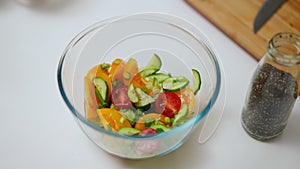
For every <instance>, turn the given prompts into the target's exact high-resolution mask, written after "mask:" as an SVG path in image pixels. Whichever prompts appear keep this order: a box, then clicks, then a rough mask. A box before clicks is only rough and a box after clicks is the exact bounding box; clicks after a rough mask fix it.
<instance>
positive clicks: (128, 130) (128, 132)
mask: <svg viewBox="0 0 300 169" xmlns="http://www.w3.org/2000/svg"><path fill="white" fill-rule="evenodd" d="M140 132H141V130H139V129H136V128H132V127H122V128H120V129H119V131H118V133H119V134H124V135H127V136H132V135H136V134H139V133H140Z"/></svg>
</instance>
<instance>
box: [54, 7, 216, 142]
mask: <svg viewBox="0 0 300 169" xmlns="http://www.w3.org/2000/svg"><path fill="white" fill-rule="evenodd" d="M149 15H150V16H151V17H155V19H153V20H154V21H158V22H161V21H160V20H158V19H163V21H164V22H166V23H168V24H170V25H173V26H176V27H178V28H179V29H181V30H183V31H185V32H187V33H189V34H190V35H191V36H193V38H195V39H196V40H197V41H198V42H199V43H201V44H203V47H205V50H206V52H207V54H208V55H209V56H210V57H211V58H212V61H213V64H214V66H215V72H216V86H215V89H214V91H213V94H212V97H211V99H210V101H209V102H208V103H207V105H206V106H205V107H204V109H203V110H202V111H201V112H198V114H197V115H196V116H195V117H193V118H191V119H189V120H188V121H187V122H185V123H184V124H182V125H180V126H178V127H175V128H172V129H171V130H169V131H166V132H161V133H158V134H154V135H147V136H127V135H121V134H118V133H116V132H111V131H108V130H105V129H104V128H103V127H100V126H98V125H96V124H94V123H92V122H90V121H88V120H87V119H86V118H85V117H83V116H82V115H81V114H80V113H79V111H77V110H76V109H75V107H74V106H73V104H72V103H71V101H70V100H69V98H68V97H67V94H66V92H65V90H64V85H63V80H62V72H63V67H64V60H65V59H66V57H67V55H68V52H69V51H70V50H72V47H73V46H75V45H76V44H77V43H78V42H79V41H80V40H81V39H82V38H83V37H84V36H86V35H87V34H89V33H91V32H92V31H94V30H96V29H98V28H101V27H102V26H105V25H108V24H110V23H113V22H118V21H119V20H122V19H126V18H129V17H134V16H143V17H147V16H149ZM165 17H167V18H171V19H174V20H177V21H180V22H184V23H185V24H187V25H188V26H189V27H191V28H193V29H194V30H196V31H197V32H196V33H197V35H195V33H194V32H190V30H186V29H185V28H183V27H182V26H180V25H177V24H175V23H172V22H171V21H169V20H166V18H165ZM211 46H212V45H211V44H210V43H209V42H208V40H207V39H206V38H205V37H204V35H203V34H202V32H201V31H200V30H199V29H197V28H196V27H195V26H194V25H193V24H191V23H190V22H188V21H187V20H185V19H183V18H180V17H178V16H175V15H171V14H165V13H159V12H147V13H135V14H129V15H123V16H115V17H111V18H107V19H105V20H102V21H99V22H96V23H94V24H92V25H90V26H88V27H86V28H85V29H83V30H82V31H81V32H79V33H78V34H77V35H76V36H75V37H74V38H73V39H72V40H71V41H70V42H69V44H68V45H67V47H66V48H65V50H64V51H63V54H62V55H61V58H60V60H59V63H58V67H57V83H58V88H59V91H60V94H61V96H62V98H63V100H64V102H65V104H66V105H67V107H68V109H69V110H70V111H71V113H72V114H73V115H74V116H75V117H76V120H78V119H79V120H80V121H81V122H83V123H84V124H85V125H87V126H89V127H91V128H93V129H95V130H96V131H99V132H103V133H105V134H108V135H110V136H115V137H119V138H124V139H155V138H159V137H164V136H167V135H170V134H172V133H179V132H178V131H180V130H182V129H185V128H186V127H188V128H189V129H192V128H193V126H194V125H196V124H198V123H199V122H200V120H201V119H203V118H204V117H205V116H206V115H207V114H208V112H209V111H210V109H211V108H212V107H213V105H214V103H215V102H216V100H217V98H218V96H219V93H220V89H221V83H222V79H221V78H222V77H221V67H220V64H219V59H218V57H217V55H216V54H215V52H214V50H213V49H212V48H211ZM193 119H194V120H193ZM78 124H79V126H80V127H81V129H82V130H83V131H84V133H86V131H85V130H84V129H83V126H82V125H81V124H80V123H79V122H78ZM190 133H191V132H188V133H187V134H190Z"/></svg>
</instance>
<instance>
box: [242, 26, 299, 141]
mask: <svg viewBox="0 0 300 169" xmlns="http://www.w3.org/2000/svg"><path fill="white" fill-rule="evenodd" d="M299 80H300V36H298V35H296V34H293V33H288V32H282V33H278V34H276V35H275V36H273V37H272V39H271V40H270V41H269V44H268V47H267V52H266V53H265V55H264V56H263V57H262V59H261V60H260V61H259V63H258V65H257V68H256V70H255V72H254V74H253V77H252V79H251V82H250V86H249V89H248V93H247V96H246V100H245V104H244V107H243V110H242V114H241V122H242V126H243V127H244V129H245V131H246V132H247V133H248V134H249V135H250V136H251V137H253V138H255V139H257V140H261V141H265V140H269V139H272V138H274V137H276V136H278V135H280V134H281V133H282V132H283V130H284V128H285V127H286V125H287V121H288V118H289V115H290V113H291V111H292V109H293V107H294V103H295V101H296V99H297V96H298V94H299V93H298V84H299V83H300V81H299Z"/></svg>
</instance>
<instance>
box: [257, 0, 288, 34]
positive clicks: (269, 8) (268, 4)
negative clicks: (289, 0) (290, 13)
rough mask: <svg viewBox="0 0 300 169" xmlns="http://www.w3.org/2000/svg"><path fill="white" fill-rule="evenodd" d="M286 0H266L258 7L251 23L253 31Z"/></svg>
mask: <svg viewBox="0 0 300 169" xmlns="http://www.w3.org/2000/svg"><path fill="white" fill-rule="evenodd" d="M285 1H286V0H266V1H265V2H264V4H263V5H262V7H261V8H260V9H259V11H258V13H257V15H256V17H255V20H254V24H253V31H254V33H256V32H257V31H258V30H259V29H260V28H261V27H262V26H263V25H264V24H265V23H266V22H267V21H268V20H269V18H270V17H271V16H272V15H273V14H274V13H275V12H276V11H277V10H278V9H279V8H280V6H281V5H282V4H283V3H284V2H285Z"/></svg>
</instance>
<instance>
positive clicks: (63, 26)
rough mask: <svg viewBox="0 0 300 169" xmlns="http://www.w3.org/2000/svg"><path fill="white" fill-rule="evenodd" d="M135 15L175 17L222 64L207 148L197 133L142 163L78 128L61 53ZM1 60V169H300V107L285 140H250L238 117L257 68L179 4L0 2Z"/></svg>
mask: <svg viewBox="0 0 300 169" xmlns="http://www.w3.org/2000/svg"><path fill="white" fill-rule="evenodd" d="M40 1H41V0H40ZM137 12H163V13H168V14H173V15H176V16H179V17H182V18H184V19H186V20H187V21H189V22H191V23H192V24H194V25H195V26H196V27H197V28H198V29H200V30H201V31H202V32H204V33H205V35H206V37H207V38H208V39H209V40H210V42H211V43H212V44H213V48H214V49H215V51H216V53H217V55H218V56H219V57H220V60H221V62H222V64H223V67H224V72H225V74H226V90H227V100H226V104H225V112H224V117H223V119H222V121H221V124H220V126H219V128H218V129H217V131H216V133H215V134H214V135H213V137H212V138H211V139H210V140H209V141H208V142H207V143H206V144H203V145H200V144H198V143H197V135H196V134H195V135H194V136H193V137H192V138H191V139H189V140H188V141H187V142H186V143H185V144H184V145H183V146H182V147H180V148H179V149H178V150H176V151H174V152H172V153H171V154H168V155H166V156H163V157H160V158H154V159H147V160H139V161H136V160H125V159H120V158H117V157H114V156H111V155H109V154H107V153H106V152H104V151H102V150H101V149H99V148H97V147H96V146H95V145H94V144H93V143H92V142H91V141H90V140H89V139H88V138H87V137H86V136H85V135H84V134H83V132H82V131H81V130H80V128H79V127H78V126H77V124H76V122H75V121H74V118H73V117H72V115H71V113H70V112H69V110H68V109H67V107H66V105H65V104H64V102H63V100H62V99H61V96H60V93H59V91H58V87H57V81H56V69H57V65H58V61H59V59H60V57H61V54H62V52H63V50H64V48H65V47H66V45H67V44H68V43H69V42H70V41H71V39H72V38H73V37H74V36H75V35H76V34H77V33H79V32H80V31H82V30H83V29H84V28H86V27H88V26H89V25H91V24H94V23H95V22H98V21H101V20H103V19H106V18H110V17H113V16H119V15H124V14H132V13H137ZM0 58H1V60H0V78H1V79H0V80H1V81H0V111H1V117H0V168H1V169H15V168H22V169H25V168H26V169H27V168H28V169H29V168H30V169H35V168H43V169H45V168H49V169H50V168H51V169H56V168H72V169H82V168H86V169H88V168H100V169H102V168H103V169H142V168H143V169H153V168H155V169H162V168H168V169H183V168H187V169H196V168H197V169H200V168H203V169H240V168H243V169H253V168H258V169H260V168H269V169H271V168H272V169H282V168H289V169H296V168H300V166H299V164H300V130H299V128H300V122H299V121H300V115H299V110H300V106H299V101H298V100H297V102H296V106H295V108H294V111H293V112H292V115H291V117H290V119H289V123H288V126H287V128H286V130H285V132H284V133H283V135H282V136H280V137H279V138H277V139H274V140H272V141H270V142H259V141H256V140H254V139H252V138H250V137H249V136H248V135H247V134H246V133H245V132H244V130H243V128H242V127H241V124H240V113H241V109H242V106H243V102H244V97H245V94H246V90H247V88H248V84H249V81H250V78H251V75H252V72H253V70H254V69H255V67H256V64H257V62H256V61H255V60H254V59H253V58H252V57H251V56H250V55H248V54H247V53H246V52H245V51H244V50H242V49H241V48H240V47H239V46H237V45H236V44H235V43H234V42H233V41H231V40H230V39H229V38H228V37H226V36H225V35H224V34H223V33H222V32H220V31H219V30H218V29H216V28H215V27H214V26H213V25H212V24H210V23H209V22H208V21H207V20H205V19H204V18H203V17H202V16H201V15H200V14H198V13H197V12H196V11H195V10H193V9H192V8H191V7H190V6H189V5H187V4H186V3H185V2H184V1H180V0H151V1H150V0H147V1H146V0H45V2H42V3H41V4H39V5H38V6H24V5H20V4H18V3H16V2H15V1H13V0H0Z"/></svg>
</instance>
